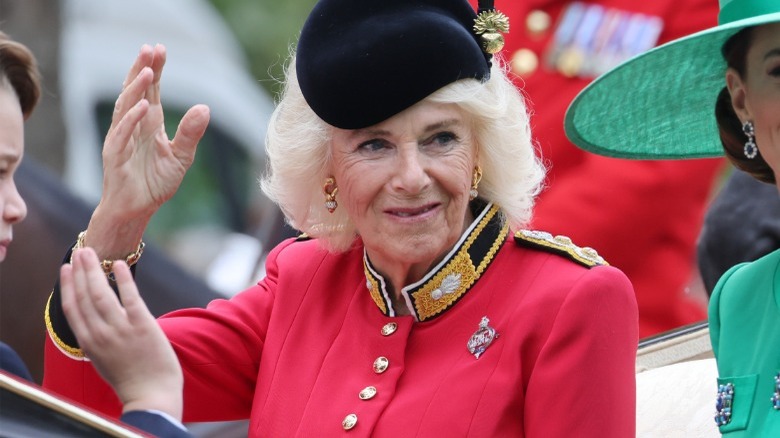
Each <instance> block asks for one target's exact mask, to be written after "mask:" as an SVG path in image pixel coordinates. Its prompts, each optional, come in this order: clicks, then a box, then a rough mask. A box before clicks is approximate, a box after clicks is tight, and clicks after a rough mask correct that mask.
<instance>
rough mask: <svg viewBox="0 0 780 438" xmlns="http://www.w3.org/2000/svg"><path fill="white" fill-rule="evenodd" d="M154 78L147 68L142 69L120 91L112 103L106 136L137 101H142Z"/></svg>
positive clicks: (150, 70)
mask: <svg viewBox="0 0 780 438" xmlns="http://www.w3.org/2000/svg"><path fill="white" fill-rule="evenodd" d="M153 78H154V72H153V71H152V69H151V68H149V67H144V68H143V69H141V71H140V72H139V73H138V75H136V77H135V78H134V79H133V80H132V81H131V82H130V83H129V84H128V85H127V86H126V87H125V88H124V89H123V90H122V93H120V94H119V97H118V98H117V99H116V102H115V103H114V112H113V114H112V115H111V126H110V127H109V129H108V135H111V134H112V133H113V131H114V130H116V128H117V125H118V123H119V122H120V121H121V120H122V118H123V117H124V116H125V115H126V114H127V112H128V111H130V110H131V109H132V108H133V107H134V106H135V105H136V104H137V103H138V102H139V101H141V100H143V99H144V95H145V94H146V89H147V88H148V87H149V84H150V83H151V82H152V80H153Z"/></svg>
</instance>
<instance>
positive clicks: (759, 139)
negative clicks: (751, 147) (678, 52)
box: [727, 23, 780, 182]
mask: <svg viewBox="0 0 780 438" xmlns="http://www.w3.org/2000/svg"><path fill="white" fill-rule="evenodd" d="M727 81H728V82H729V90H730V91H731V93H732V102H733V103H734V109H735V110H736V112H737V115H738V116H739V118H740V120H741V121H742V122H745V121H748V120H750V121H752V122H753V125H754V127H755V135H756V137H755V138H756V145H757V146H758V148H759V150H760V151H761V155H762V156H763V157H764V159H765V160H766V161H767V163H768V164H769V166H770V167H771V168H772V170H773V171H774V173H775V176H776V177H777V180H778V181H779V182H780V23H774V24H766V25H763V26H759V27H757V28H755V29H753V33H752V44H751V45H750V49H749V50H748V53H747V65H746V72H745V77H744V78H740V77H739V75H738V74H736V72H733V71H732V70H729V73H728V74H727Z"/></svg>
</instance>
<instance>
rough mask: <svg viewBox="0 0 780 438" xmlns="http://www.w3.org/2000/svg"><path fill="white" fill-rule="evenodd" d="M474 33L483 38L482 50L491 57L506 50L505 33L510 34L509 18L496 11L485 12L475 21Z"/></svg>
mask: <svg viewBox="0 0 780 438" xmlns="http://www.w3.org/2000/svg"><path fill="white" fill-rule="evenodd" d="M474 32H476V34H477V35H480V36H481V37H482V50H484V51H485V52H487V53H490V54H491V55H492V54H494V53H498V52H499V51H501V49H503V48H504V35H502V34H504V33H509V17H507V16H506V15H504V14H502V13H501V12H498V11H496V10H495V9H494V10H492V11H484V12H481V13H480V14H479V15H477V18H475V19H474Z"/></svg>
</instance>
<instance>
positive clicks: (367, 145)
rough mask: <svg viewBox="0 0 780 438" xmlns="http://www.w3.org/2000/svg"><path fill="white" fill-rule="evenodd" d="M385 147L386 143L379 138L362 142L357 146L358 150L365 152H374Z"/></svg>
mask: <svg viewBox="0 0 780 438" xmlns="http://www.w3.org/2000/svg"><path fill="white" fill-rule="evenodd" d="M386 147H387V142H386V141H385V140H382V139H381V138H374V139H371V140H368V141H364V142H363V143H360V144H359V145H358V147H357V148H358V150H360V151H367V152H376V151H380V150H382V149H385V148H386Z"/></svg>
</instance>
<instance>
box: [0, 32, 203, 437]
mask: <svg viewBox="0 0 780 438" xmlns="http://www.w3.org/2000/svg"><path fill="white" fill-rule="evenodd" d="M39 78H40V73H39V72H38V66H37V63H36V61H35V57H34V56H33V54H32V53H31V52H30V51H29V49H28V48H27V47H25V46H24V45H22V44H20V43H18V42H16V41H13V40H12V39H10V38H9V37H8V35H6V34H5V33H3V32H1V31H0V175H2V177H0V262H2V261H3V260H5V257H6V254H7V251H8V247H9V245H10V243H11V241H12V240H13V232H12V230H13V226H14V225H15V224H17V223H19V222H21V221H22V220H24V218H25V216H26V215H27V207H26V205H25V202H24V200H23V199H22V197H21V196H20V195H19V192H18V190H17V189H16V184H15V183H14V174H15V172H16V170H17V169H18V168H19V165H20V164H21V161H22V157H23V155H24V126H23V123H24V120H26V119H27V118H28V117H30V115H31V114H32V111H33V109H34V108H35V106H36V104H37V103H38V99H39V98H40V95H41V87H40V79H39ZM87 255H88V254H86V253H85V254H84V256H87ZM92 256H93V257H95V256H94V254H93V255H92ZM120 264H121V263H120ZM63 269H64V270H65V271H67V273H69V272H70V267H67V268H63ZM66 275H67V274H66ZM117 278H119V279H122V280H123V282H124V283H129V284H127V286H125V287H123V288H122V291H123V292H124V293H123V296H122V298H123V302H125V304H126V305H127V306H126V307H127V311H128V313H130V314H131V315H132V316H133V317H134V318H140V319H145V320H147V321H148V320H149V319H152V320H153V317H152V316H151V313H149V310H148V309H147V308H146V306H145V305H144V303H143V301H142V300H141V299H140V297H139V295H138V292H137V290H136V289H134V285H133V284H132V283H133V282H132V276H131V274H130V271H129V270H128V269H127V267H124V270H123V269H121V268H120V269H118V270H117ZM111 298H113V297H111ZM158 336H159V335H158ZM145 340H146V341H152V342H151V346H152V348H151V349H150V342H146V343H143V341H145ZM163 341H164V338H163V339H162V341H154V338H153V337H148V336H147V337H138V338H137V339H128V340H127V342H126V343H125V349H124V351H120V352H119V354H118V355H117V356H116V357H115V359H116V360H125V361H130V360H131V359H132V357H131V356H130V355H131V354H132V352H133V351H132V350H133V349H137V350H138V351H141V350H142V349H143V351H144V352H149V351H151V352H152V355H150V356H152V357H155V358H156V360H145V361H141V362H139V363H138V364H133V365H131V366H125V367H122V368H121V369H119V367H114V366H112V365H111V364H109V363H105V362H104V359H107V357H106V356H104V355H102V354H100V352H99V354H97V355H96V356H94V358H95V359H96V365H99V366H101V367H103V368H104V369H106V370H109V371H113V370H117V371H123V372H125V374H126V375H132V376H136V375H139V374H141V373H144V372H145V371H149V370H155V372H154V373H151V372H149V373H146V374H148V376H146V380H145V382H144V385H137V384H134V383H132V382H130V383H128V382H127V380H126V379H124V376H122V375H119V373H118V372H115V373H113V374H105V376H106V380H107V381H108V382H110V383H111V384H112V385H114V389H115V390H116V392H117V394H119V396H120V398H121V399H122V400H123V401H124V402H125V404H124V406H123V411H124V414H123V415H122V420H123V421H125V422H126V423H128V424H131V425H133V426H136V427H139V428H141V429H143V430H146V431H149V432H152V433H154V434H156V435H160V436H166V437H186V436H189V434H187V433H186V432H185V431H183V430H182V429H181V428H179V427H175V426H174V425H175V421H173V422H171V421H170V419H171V418H173V419H174V420H175V419H176V417H179V418H181V394H180V393H181V385H182V383H181V380H182V379H181V369H180V368H179V367H178V364H177V363H176V356H175V355H174V353H173V351H172V350H171V348H170V345H166V343H165V342H163ZM143 362H145V363H143ZM104 364H105V366H104ZM0 370H2V371H5V372H9V373H12V374H14V375H16V376H19V377H23V378H25V379H27V380H32V377H31V376H30V372H29V370H28V369H27V367H26V366H25V364H24V363H23V362H22V360H21V358H20V357H19V356H18V355H17V354H16V352H15V351H14V350H13V349H11V348H10V347H9V346H8V345H6V344H4V343H2V342H0ZM177 408H178V413H177ZM150 410H156V411H157V413H155V412H149V411H150ZM161 412H164V414H162V415H160V414H159V413H161ZM166 416H167V418H166Z"/></svg>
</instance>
